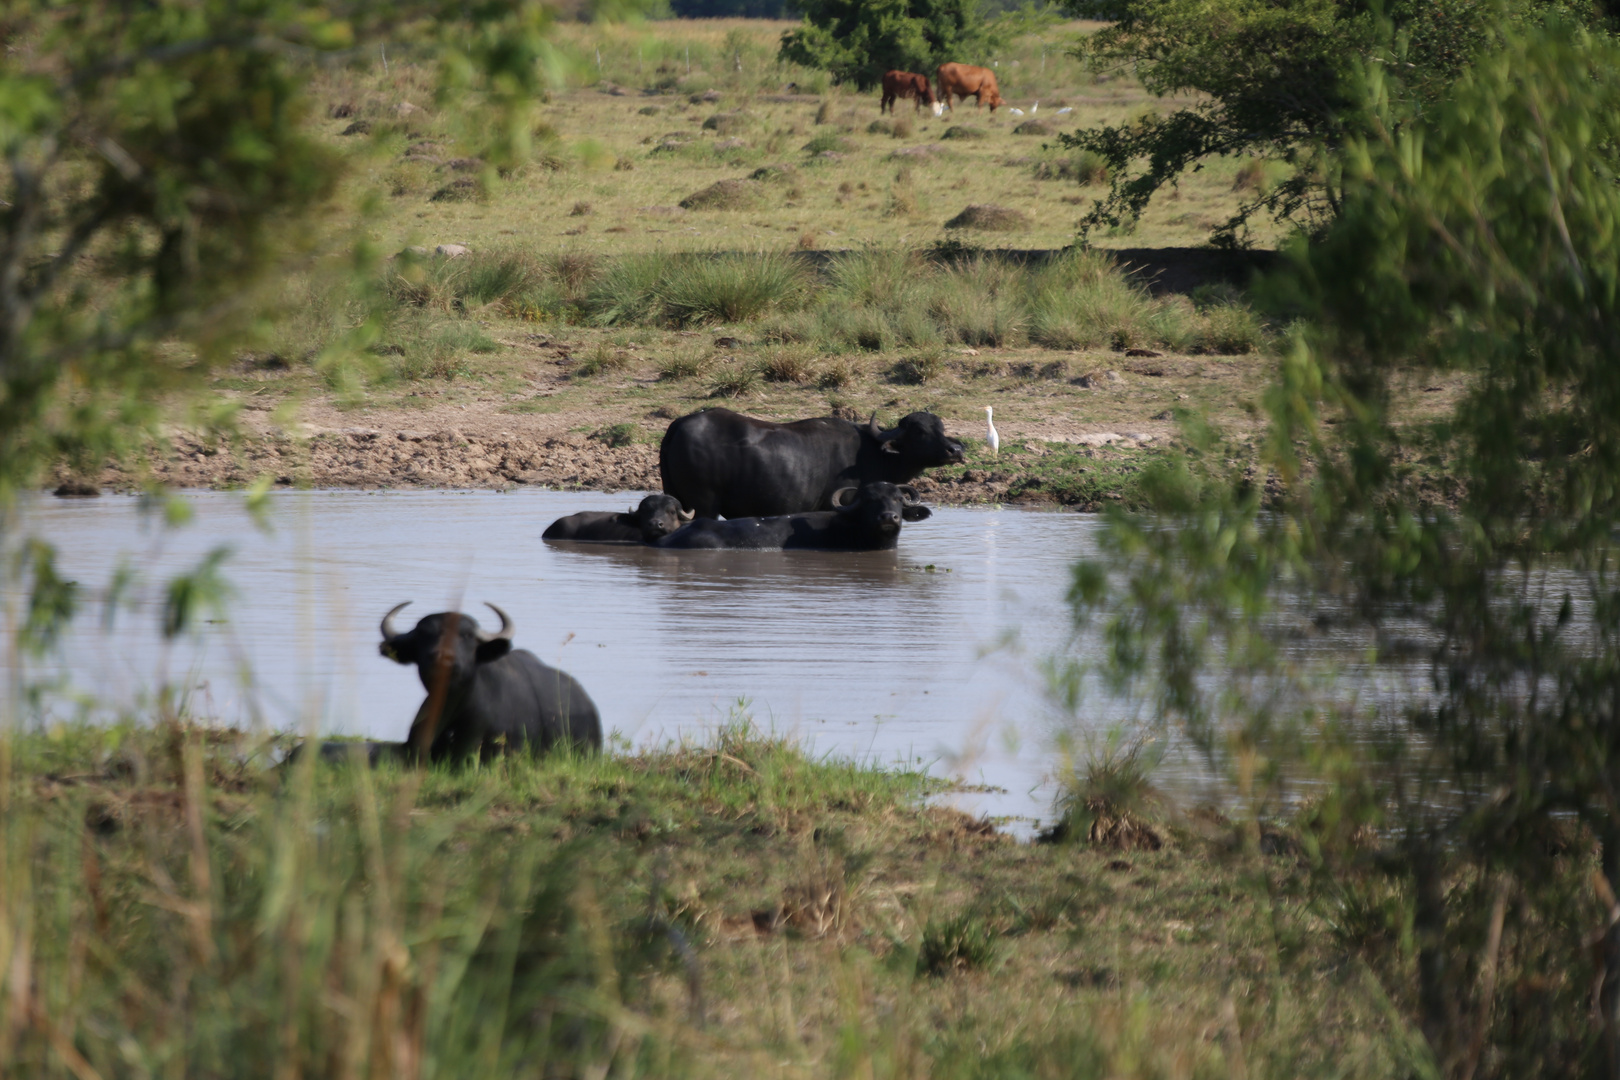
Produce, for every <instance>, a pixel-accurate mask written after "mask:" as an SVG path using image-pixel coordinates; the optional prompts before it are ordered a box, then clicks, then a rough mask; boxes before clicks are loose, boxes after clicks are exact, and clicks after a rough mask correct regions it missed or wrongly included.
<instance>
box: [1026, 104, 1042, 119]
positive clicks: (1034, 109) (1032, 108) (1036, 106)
mask: <svg viewBox="0 0 1620 1080" xmlns="http://www.w3.org/2000/svg"><path fill="white" fill-rule="evenodd" d="M1040 111H1041V103H1040V102H1038V101H1037V102H1036V103H1035V104H1033V105H1031V106H1030V107H1029V115H1031V116H1034V115H1035V114H1036V113H1038V112H1040Z"/></svg>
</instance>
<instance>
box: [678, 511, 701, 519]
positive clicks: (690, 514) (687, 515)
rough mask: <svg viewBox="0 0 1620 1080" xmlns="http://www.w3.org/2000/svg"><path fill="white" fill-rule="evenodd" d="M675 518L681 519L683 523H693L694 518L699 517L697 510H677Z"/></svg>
mask: <svg viewBox="0 0 1620 1080" xmlns="http://www.w3.org/2000/svg"><path fill="white" fill-rule="evenodd" d="M675 516H676V517H678V518H680V519H681V520H682V521H691V520H692V519H693V518H695V517H697V511H696V510H677V511H675Z"/></svg>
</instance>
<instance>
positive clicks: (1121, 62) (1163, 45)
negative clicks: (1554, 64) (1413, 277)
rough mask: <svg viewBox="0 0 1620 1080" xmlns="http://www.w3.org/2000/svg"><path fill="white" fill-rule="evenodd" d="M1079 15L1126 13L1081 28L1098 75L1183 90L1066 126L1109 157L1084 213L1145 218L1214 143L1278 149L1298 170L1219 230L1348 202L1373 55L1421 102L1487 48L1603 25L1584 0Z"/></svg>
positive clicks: (1090, 218)
mask: <svg viewBox="0 0 1620 1080" xmlns="http://www.w3.org/2000/svg"><path fill="white" fill-rule="evenodd" d="M1067 7H1068V8H1069V10H1070V11H1071V12H1072V13H1074V14H1076V15H1080V16H1083V17H1101V18H1112V19H1117V21H1116V22H1114V24H1113V25H1111V26H1109V27H1106V28H1105V29H1103V30H1101V31H1100V32H1098V33H1096V34H1094V35H1091V36H1089V37H1087V38H1085V39H1083V40H1082V42H1081V43H1080V45H1079V47H1078V48H1077V50H1076V53H1077V55H1078V56H1080V57H1081V58H1082V59H1083V60H1085V61H1086V62H1087V63H1088V64H1090V65H1092V67H1093V68H1094V69H1095V70H1096V71H1097V72H1098V73H1099V74H1101V73H1104V72H1106V71H1109V70H1112V69H1115V68H1122V67H1123V68H1130V69H1131V70H1133V71H1134V72H1135V73H1136V74H1137V75H1138V77H1140V79H1141V80H1142V84H1143V86H1145V87H1146V88H1147V89H1148V90H1149V91H1150V92H1151V93H1153V94H1155V95H1157V96H1159V97H1161V98H1165V99H1171V98H1177V97H1181V98H1184V99H1190V100H1187V101H1186V103H1184V104H1183V103H1179V102H1178V104H1177V105H1176V107H1175V108H1173V109H1171V110H1169V111H1164V112H1161V111H1158V110H1150V111H1148V112H1146V113H1144V114H1143V115H1140V116H1137V117H1134V118H1132V119H1131V120H1130V121H1128V122H1126V123H1123V124H1118V125H1102V126H1099V127H1097V128H1092V129H1085V130H1080V131H1076V132H1073V133H1070V134H1064V135H1061V136H1059V138H1060V141H1061V142H1062V143H1063V144H1064V145H1066V146H1068V147H1070V148H1073V149H1075V150H1080V151H1090V152H1091V153H1094V154H1096V155H1098V156H1099V157H1100V158H1101V159H1102V160H1103V161H1104V163H1105V164H1106V168H1107V171H1108V174H1109V176H1110V177H1111V184H1110V187H1109V192H1108V195H1107V196H1106V197H1105V198H1103V199H1100V200H1098V201H1097V202H1096V204H1095V205H1094V206H1093V207H1092V208H1091V210H1090V211H1089V212H1088V213H1087V214H1086V216H1085V217H1084V218H1083V219H1082V223H1081V235H1082V237H1084V236H1086V235H1089V233H1090V232H1091V231H1092V230H1093V229H1096V228H1099V227H1110V226H1118V225H1121V224H1122V223H1126V222H1129V221H1133V220H1134V219H1135V218H1137V217H1138V216H1140V214H1141V213H1142V211H1143V209H1144V208H1145V207H1146V206H1147V204H1148V202H1149V200H1151V199H1152V198H1153V196H1154V195H1155V194H1156V193H1157V192H1158V191H1160V190H1161V189H1162V188H1164V187H1165V186H1167V185H1170V186H1173V185H1174V184H1175V182H1176V179H1177V178H1178V177H1179V176H1181V175H1182V174H1183V173H1186V172H1189V171H1197V170H1198V169H1200V168H1201V167H1202V163H1203V162H1204V161H1206V160H1207V159H1209V158H1210V157H1212V156H1223V157H1224V156H1234V155H1236V156H1254V157H1261V158H1266V159H1270V160H1275V161H1279V162H1283V163H1285V164H1287V165H1288V166H1289V167H1290V174H1289V175H1288V176H1287V177H1286V178H1285V179H1283V180H1282V181H1281V182H1279V183H1277V184H1274V185H1270V186H1268V187H1266V189H1265V190H1259V191H1256V192H1255V193H1254V194H1253V195H1252V196H1251V197H1250V198H1249V199H1248V200H1247V201H1246V202H1244V204H1243V205H1242V206H1240V208H1239V209H1238V211H1237V212H1236V213H1235V214H1234V215H1233V216H1232V217H1231V218H1230V219H1229V220H1228V221H1227V222H1226V223H1225V224H1223V225H1222V226H1220V228H1218V229H1217V230H1216V231H1215V239H1216V240H1217V241H1218V242H1222V243H1236V242H1238V241H1239V240H1240V239H1241V236H1242V230H1243V226H1244V223H1245V222H1246V221H1247V220H1248V219H1249V217H1251V216H1252V215H1254V214H1256V213H1267V214H1270V215H1272V216H1274V217H1276V218H1277V219H1279V220H1289V221H1292V222H1294V223H1296V224H1298V225H1300V226H1303V227H1305V228H1307V229H1311V230H1319V229H1321V228H1323V227H1325V225H1326V224H1327V223H1328V222H1329V221H1331V220H1332V218H1333V217H1334V216H1335V215H1336V214H1337V213H1338V212H1339V210H1340V209H1341V206H1342V199H1343V196H1344V186H1345V183H1346V181H1345V180H1344V178H1343V177H1342V176H1341V175H1340V173H1339V166H1338V159H1337V156H1336V152H1337V151H1338V149H1339V148H1341V147H1342V146H1344V145H1345V143H1346V141H1347V140H1348V139H1350V138H1353V137H1357V136H1359V135H1360V134H1362V133H1363V132H1364V131H1365V128H1364V127H1363V120H1364V117H1363V114H1362V112H1361V109H1360V99H1359V96H1358V90H1357V83H1356V80H1357V77H1358V72H1360V71H1361V70H1362V69H1363V68H1364V67H1365V66H1366V65H1368V64H1376V65H1381V66H1385V67H1388V68H1389V69H1390V70H1393V71H1397V72H1399V73H1400V76H1401V78H1400V82H1399V86H1400V92H1401V93H1402V95H1403V96H1404V97H1405V98H1406V99H1407V101H1408V104H1409V106H1410V107H1411V108H1412V109H1413V110H1414V111H1416V112H1421V111H1423V110H1424V109H1425V108H1427V107H1429V106H1432V105H1434V104H1437V103H1438V102H1440V101H1442V100H1443V99H1445V98H1446V97H1447V95H1448V94H1449V92H1450V88H1451V86H1452V83H1453V81H1454V80H1455V79H1456V78H1457V77H1458V75H1459V74H1461V73H1462V72H1463V71H1464V70H1465V69H1466V67H1467V65H1468V62H1469V60H1470V58H1471V57H1473V56H1474V55H1475V54H1477V53H1478V52H1479V51H1480V50H1482V49H1486V48H1489V47H1492V46H1497V45H1500V44H1501V43H1502V39H1503V38H1502V36H1503V34H1504V33H1507V34H1512V33H1516V32H1519V31H1520V30H1523V29H1525V28H1528V27H1533V26H1535V25H1538V24H1539V23H1540V22H1541V21H1542V20H1544V19H1547V18H1554V19H1564V20H1568V19H1576V20H1578V21H1583V22H1585V23H1588V24H1590V25H1597V24H1599V23H1601V22H1602V21H1603V19H1604V18H1605V15H1604V12H1603V10H1602V9H1601V7H1599V6H1598V5H1596V4H1594V3H1591V2H1589V0H1503V2H1501V3H1498V2H1496V0H1462V2H1459V3H1433V2H1430V0H1390V2H1389V3H1387V4H1381V5H1380V4H1368V3H1366V2H1365V0H1281V2H1278V3H1255V2H1253V0H1070V2H1069V3H1068V4H1067Z"/></svg>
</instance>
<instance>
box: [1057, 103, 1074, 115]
mask: <svg viewBox="0 0 1620 1080" xmlns="http://www.w3.org/2000/svg"><path fill="white" fill-rule="evenodd" d="M1072 112H1074V106H1073V105H1065V106H1063V108H1061V109H1059V110H1058V111H1057V114H1058V115H1059V116H1062V115H1063V114H1064V113H1072Z"/></svg>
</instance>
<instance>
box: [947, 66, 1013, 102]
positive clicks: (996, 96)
mask: <svg viewBox="0 0 1620 1080" xmlns="http://www.w3.org/2000/svg"><path fill="white" fill-rule="evenodd" d="M937 74H938V76H939V100H940V101H942V102H944V104H945V107H946V108H951V107H952V105H951V95H952V94H954V95H956V97H957V98H958V99H959V100H961V101H966V100H967V99H968V97H969V96H971V97H972V98H973V107H974V108H975V109H977V108H978V107H979V106H981V105H988V106H990V111H991V112H995V111H996V106H997V105H1000V104H1002V101H1001V90H1000V89H999V88H998V87H997V86H996V73H995V72H993V71H991V70H990V69H989V68H982V67H974V66H973V65H971V64H941V65H939V71H938V72H937Z"/></svg>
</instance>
